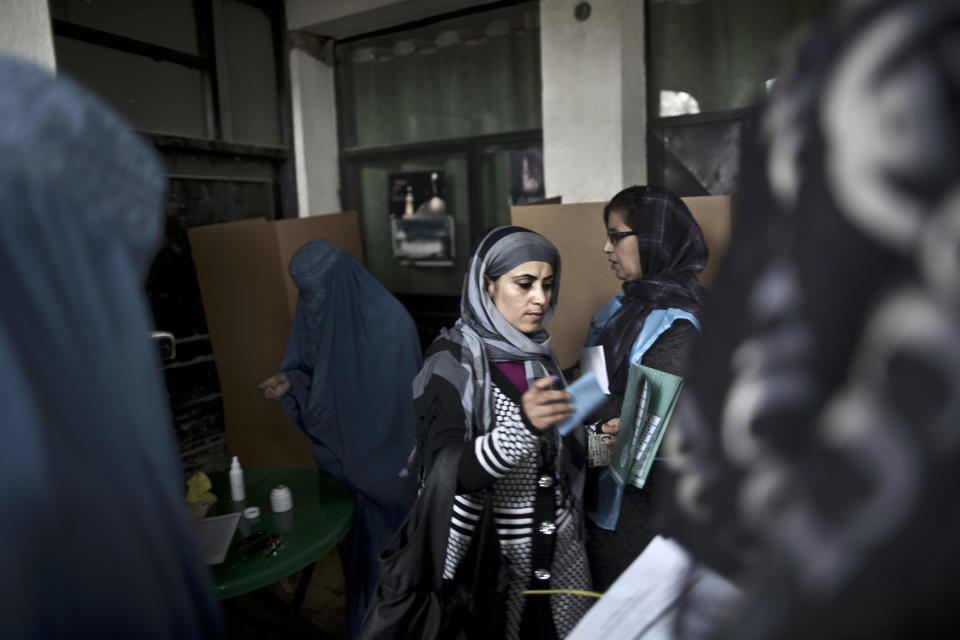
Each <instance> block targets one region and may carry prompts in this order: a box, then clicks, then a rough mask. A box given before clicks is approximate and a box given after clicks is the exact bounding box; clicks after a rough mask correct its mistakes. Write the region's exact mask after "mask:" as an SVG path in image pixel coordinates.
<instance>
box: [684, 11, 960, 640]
mask: <svg viewBox="0 0 960 640" xmlns="http://www.w3.org/2000/svg"><path fill="white" fill-rule="evenodd" d="M747 140H748V142H747V144H746V146H745V148H744V153H743V157H744V165H743V167H742V188H741V193H740V194H739V195H738V203H737V212H736V227H735V229H734V235H733V238H732V242H731V246H730V251H729V252H728V254H727V258H726V260H725V263H724V265H723V267H722V269H721V272H720V274H719V276H718V279H717V281H716V284H715V287H714V290H713V296H712V298H711V303H709V304H708V306H707V310H706V315H705V318H704V336H703V340H702V342H701V344H700V346H699V347H698V351H697V353H696V355H695V357H694V361H693V362H692V363H691V366H690V371H691V373H690V376H689V378H688V386H687V388H686V390H685V392H684V394H683V397H682V399H681V403H680V405H679V406H678V408H677V412H676V414H675V416H674V422H673V427H672V433H671V435H670V441H669V442H668V444H667V447H668V450H669V451H671V452H672V455H671V457H672V458H673V459H674V461H675V466H676V468H677V472H678V473H679V480H678V483H677V488H676V491H675V495H674V497H675V498H676V502H677V504H678V505H679V509H678V513H676V514H674V515H673V518H674V522H673V526H674V527H675V529H676V530H677V531H678V538H679V539H680V540H681V541H682V542H683V543H684V544H685V545H686V546H687V547H688V548H689V549H691V550H692V551H693V553H694V554H695V556H696V557H698V558H699V559H700V560H701V561H703V562H705V563H707V564H709V565H711V566H714V567H717V568H720V569H722V570H723V571H725V572H726V573H727V574H728V575H730V576H733V577H734V578H735V579H737V581H738V582H739V583H740V584H741V585H742V586H744V588H745V589H746V590H747V592H748V594H750V596H751V597H750V598H749V600H748V604H747V605H746V606H745V608H744V610H742V611H740V612H739V613H738V615H737V616H736V617H737V622H736V623H734V625H733V626H732V627H730V628H726V629H718V630H717V635H718V636H720V637H723V636H731V637H737V638H811V637H816V638H829V637H838V638H839V637H842V638H853V637H869V638H880V637H905V636H908V635H909V636H911V637H930V636H947V635H954V634H956V633H957V631H958V629H960V614H958V609H957V607H956V603H957V602H960V545H957V543H956V541H957V540H958V539H960V509H957V508H956V496H957V495H960V473H958V472H957V469H958V465H960V393H958V392H960V315H958V313H960V245H958V238H960V3H957V2H955V1H953V0H875V1H870V0H860V1H849V2H845V3H840V4H838V6H837V7H836V9H835V11H834V12H833V13H832V15H831V16H830V17H829V18H828V20H827V21H825V22H824V23H823V24H820V25H817V26H815V27H812V28H809V29H807V30H806V31H805V32H804V33H802V34H800V35H799V36H798V38H797V39H796V41H795V42H794V43H793V46H792V47H791V48H790V53H789V55H788V56H787V57H786V60H785V61H784V64H783V66H782V67H781V73H780V75H779V77H778V79H777V83H776V87H775V89H774V90H773V92H772V94H771V95H770V96H769V99H768V101H767V104H766V105H765V106H764V108H763V111H762V114H761V116H760V119H759V121H758V122H756V123H755V125H754V126H753V127H752V128H751V130H750V131H749V133H748V135H747ZM676 631H677V637H689V635H687V634H685V633H684V630H683V628H682V617H681V620H680V628H678V629H677V630H676Z"/></svg>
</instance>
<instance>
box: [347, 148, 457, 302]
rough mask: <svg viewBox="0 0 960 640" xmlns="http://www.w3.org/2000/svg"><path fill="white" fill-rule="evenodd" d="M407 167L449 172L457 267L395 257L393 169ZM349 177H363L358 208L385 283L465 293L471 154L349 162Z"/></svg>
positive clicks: (373, 263)
mask: <svg viewBox="0 0 960 640" xmlns="http://www.w3.org/2000/svg"><path fill="white" fill-rule="evenodd" d="M407 171H425V172H430V171H442V172H443V176H444V184H443V187H442V196H443V199H444V200H445V201H446V206H447V213H448V214H449V215H451V216H453V220H454V241H455V242H454V244H455V249H454V265H453V266H452V267H423V266H411V265H404V264H401V263H400V262H398V261H397V260H396V259H395V258H394V257H393V241H392V238H391V235H390V186H389V174H391V173H398V172H407ZM347 179H348V180H349V181H351V182H359V185H358V191H359V193H360V202H359V205H358V206H357V208H358V209H359V213H360V225H361V233H362V234H363V251H364V258H365V260H366V264H367V268H368V269H369V270H370V272H371V273H372V274H373V275H374V276H375V277H376V278H377V279H378V280H379V281H380V282H381V283H382V284H383V286H385V287H386V288H387V289H389V290H390V291H392V292H394V293H414V294H426V295H459V294H460V287H461V285H462V283H463V273H464V269H465V266H466V264H467V258H468V257H469V255H468V254H469V252H470V216H469V211H468V206H469V204H468V199H467V159H466V155H465V154H457V155H453V156H423V157H418V158H413V159H405V160H388V161H379V162H365V163H362V164H355V165H349V166H348V167H347ZM351 191H354V190H353V189H351Z"/></svg>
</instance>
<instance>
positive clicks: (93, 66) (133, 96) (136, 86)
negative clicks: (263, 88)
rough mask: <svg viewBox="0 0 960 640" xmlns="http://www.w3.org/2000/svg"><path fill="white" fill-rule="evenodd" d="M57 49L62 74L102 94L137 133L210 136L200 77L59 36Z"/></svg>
mask: <svg viewBox="0 0 960 640" xmlns="http://www.w3.org/2000/svg"><path fill="white" fill-rule="evenodd" d="M54 47H55V49H56V52H57V67H58V69H59V70H60V71H61V72H65V73H67V74H69V75H71V76H73V77H74V78H76V79H77V80H78V81H79V82H81V83H82V84H83V85H85V86H86V87H88V88H89V89H91V90H93V91H94V92H96V93H97V94H99V95H100V97H101V98H103V100H105V101H106V102H107V103H109V104H110V105H111V106H113V108H115V109H116V110H117V111H119V112H120V113H121V114H123V116H124V117H126V119H127V120H128V121H129V122H130V124H131V125H132V126H133V127H134V128H136V129H142V130H144V131H153V132H156V133H167V134H175V135H186V136H198V137H202V136H205V135H206V133H205V129H204V127H205V125H204V98H203V75H202V74H201V72H200V71H198V70H196V69H190V68H189V67H184V66H182V65H179V64H173V63H170V62H157V61H156V60H152V59H150V58H147V57H145V56H139V55H136V54H132V53H125V52H123V51H118V50H116V49H109V48H106V47H101V46H98V45H95V44H87V43H85V42H81V41H79V40H74V39H72V38H63V37H60V36H54Z"/></svg>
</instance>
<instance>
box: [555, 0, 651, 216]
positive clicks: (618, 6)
mask: <svg viewBox="0 0 960 640" xmlns="http://www.w3.org/2000/svg"><path fill="white" fill-rule="evenodd" d="M578 4H580V0H540V52H541V70H542V79H543V154H544V159H543V164H544V172H545V176H544V181H545V184H546V192H547V195H548V196H556V195H560V196H563V201H564V202H565V203H569V202H598V201H605V200H609V199H610V197H611V196H612V195H613V194H614V193H616V192H617V191H619V190H620V189H622V188H624V187H625V186H629V185H632V184H643V183H645V182H646V176H647V160H646V146H647V145H646V108H647V101H646V71H645V65H644V2H643V1H642V0H590V2H589V4H590V9H591V10H590V16H589V17H588V18H587V19H586V20H578V19H577V17H576V16H575V15H574V8H575V7H576V6H577V5H578Z"/></svg>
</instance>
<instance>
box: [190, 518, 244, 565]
mask: <svg viewBox="0 0 960 640" xmlns="http://www.w3.org/2000/svg"><path fill="white" fill-rule="evenodd" d="M239 521H240V513H239V512H238V513H228V514H226V515H222V516H214V517H212V518H203V519H201V520H195V521H194V522H196V523H197V538H198V540H199V542H200V553H202V554H203V561H204V563H206V564H220V563H221V562H223V559H224V558H226V557H227V549H229V548H230V541H231V540H233V533H234V531H236V529H237V522H239Z"/></svg>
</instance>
